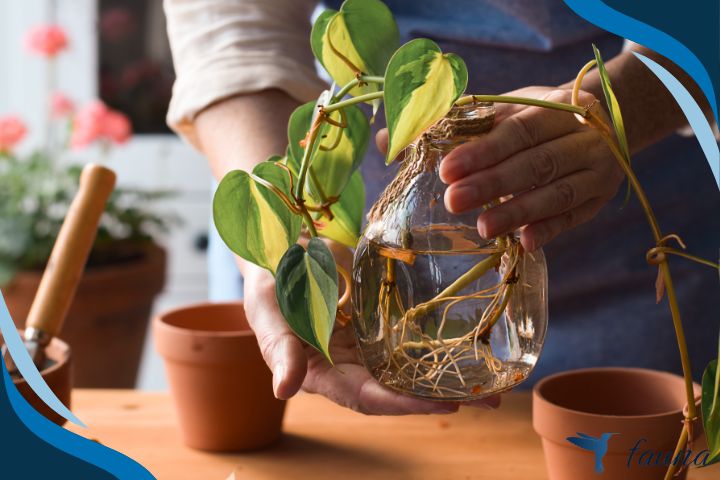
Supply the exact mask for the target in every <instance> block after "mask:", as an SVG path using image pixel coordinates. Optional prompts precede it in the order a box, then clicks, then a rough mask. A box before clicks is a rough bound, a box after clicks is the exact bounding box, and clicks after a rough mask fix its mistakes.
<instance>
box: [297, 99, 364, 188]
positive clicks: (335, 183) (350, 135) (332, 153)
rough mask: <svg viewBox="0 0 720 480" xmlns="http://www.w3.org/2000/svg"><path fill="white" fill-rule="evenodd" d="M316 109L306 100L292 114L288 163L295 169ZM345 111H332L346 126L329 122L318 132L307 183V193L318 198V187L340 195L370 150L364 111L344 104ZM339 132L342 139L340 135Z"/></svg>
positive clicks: (298, 163)
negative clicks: (342, 126) (366, 152)
mask: <svg viewBox="0 0 720 480" xmlns="http://www.w3.org/2000/svg"><path fill="white" fill-rule="evenodd" d="M314 108H315V104H314V103H312V102H311V103H306V104H305V105H302V106H300V107H299V108H297V109H296V110H295V112H293V114H292V116H291V117H290V123H289V125H288V143H289V152H290V158H288V164H289V165H290V167H291V169H292V170H293V171H295V172H297V171H299V169H300V162H301V159H302V157H303V154H304V148H303V147H302V146H301V145H300V142H301V140H303V139H304V138H305V135H306V134H307V132H308V130H309V129H310V126H311V123H312V116H313V113H314ZM343 111H344V112H345V115H344V118H343V116H341V114H340V112H339V111H335V112H333V113H331V114H330V118H331V119H332V120H334V121H336V122H341V121H342V120H343V119H344V121H345V122H346V123H347V127H346V128H344V129H340V128H339V127H336V126H333V125H330V124H327V123H326V124H323V126H322V127H321V128H320V132H319V134H318V141H317V142H316V145H315V148H314V153H313V159H312V172H311V174H309V175H308V176H307V184H306V190H307V192H308V193H309V194H310V196H311V197H312V199H313V200H315V201H317V200H318V199H319V198H320V197H319V192H318V187H319V188H321V189H322V192H323V193H324V194H325V196H326V197H335V196H338V195H340V194H341V192H342V191H343V189H344V188H345V185H347V183H348V181H349V180H350V177H351V175H352V174H353V172H354V171H355V170H357V168H358V166H359V165H360V163H362V160H363V158H364V156H365V151H366V150H367V145H368V142H369V139H370V125H369V123H368V120H367V118H366V117H365V114H364V113H363V112H362V110H360V109H359V108H358V107H356V106H354V105H353V106H350V107H345V108H344V109H343ZM338 135H340V138H337V136H338ZM329 148H331V149H329ZM328 149H329V150H328Z"/></svg>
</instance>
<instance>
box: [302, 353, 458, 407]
mask: <svg viewBox="0 0 720 480" xmlns="http://www.w3.org/2000/svg"><path fill="white" fill-rule="evenodd" d="M303 388H304V389H305V390H306V391H308V392H310V393H318V394H320V395H323V396H325V397H327V398H329V399H330V400H332V401H333V402H335V403H337V404H338V405H341V406H343V407H347V408H351V409H353V410H355V411H357V412H360V413H364V414H367V415H410V414H430V413H436V414H442V413H453V412H456V411H457V409H458V404H457V403H454V402H447V403H446V402H432V401H429V400H421V399H418V398H413V397H410V396H408V395H401V394H399V393H396V392H394V391H392V390H390V389H388V388H386V387H383V386H381V385H380V384H379V383H378V382H377V381H376V380H375V379H374V378H372V376H371V375H370V373H369V372H368V371H367V370H366V369H365V367H363V366H362V365H356V364H347V363H344V364H338V365H337V366H335V367H332V366H330V365H329V364H327V363H325V365H323V367H322V368H311V369H310V371H309V372H308V376H307V378H306V379H305V384H304V385H303Z"/></svg>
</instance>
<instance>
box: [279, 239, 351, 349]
mask: <svg viewBox="0 0 720 480" xmlns="http://www.w3.org/2000/svg"><path fill="white" fill-rule="evenodd" d="M275 279H276V282H275V294H276V296H277V301H278V305H279V306H280V311H281V312H282V314H283V316H284V317H285V320H286V321H287V323H288V325H290V328H292V330H293V331H294V332H295V334H296V335H297V336H298V337H300V338H301V339H303V340H304V341H305V342H307V343H308V344H309V345H311V346H312V347H314V348H315V349H317V350H318V351H319V352H320V353H322V354H323V355H325V357H326V358H327V359H328V360H329V361H330V363H332V360H331V358H330V351H329V344H330V335H331V334H332V330H333V326H334V325H335V316H336V314H337V304H338V278H337V270H336V266H335V259H334V258H333V255H332V253H331V252H330V250H329V249H328V247H327V246H326V245H325V243H323V241H322V240H320V239H318V238H312V239H310V243H309V244H308V247H307V251H306V250H304V249H303V247H301V246H300V245H297V244H296V245H293V246H291V247H290V248H289V249H288V251H287V252H286V253H285V255H283V257H282V259H281V260H280V264H279V265H278V270H277V275H276V276H275Z"/></svg>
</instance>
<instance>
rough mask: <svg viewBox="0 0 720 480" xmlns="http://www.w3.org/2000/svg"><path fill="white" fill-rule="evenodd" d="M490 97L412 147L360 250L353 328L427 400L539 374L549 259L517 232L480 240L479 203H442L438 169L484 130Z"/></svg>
mask: <svg viewBox="0 0 720 480" xmlns="http://www.w3.org/2000/svg"><path fill="white" fill-rule="evenodd" d="M494 113H495V111H494V107H493V106H492V104H471V105H468V106H463V107H454V108H453V109H452V110H451V111H450V113H449V114H448V115H447V116H446V117H445V118H444V119H443V120H441V121H440V122H438V123H437V124H436V125H434V126H433V127H431V128H430V129H429V130H428V131H427V132H426V133H425V134H424V135H423V136H422V137H421V138H420V139H419V140H418V142H417V143H416V144H415V145H412V146H411V147H409V148H408V149H407V150H406V151H405V159H404V161H403V165H402V167H401V169H400V171H399V172H398V176H397V177H396V178H395V179H394V180H393V182H392V183H391V184H390V185H389V186H388V187H387V189H386V190H385V192H384V193H383V195H382V196H381V198H380V199H379V200H378V202H377V203H376V204H375V205H374V206H373V208H372V210H371V212H370V214H369V215H368V221H369V223H368V226H367V228H366V229H365V231H364V233H363V236H362V238H361V240H360V242H359V245H358V248H357V250H356V252H355V260H354V268H353V280H354V281H353V290H352V304H353V327H354V330H355V334H356V337H357V341H358V344H359V347H360V352H361V355H362V359H363V362H364V363H365V366H366V368H367V369H368V370H369V371H370V373H371V374H372V375H373V376H374V377H375V378H376V379H377V380H378V381H379V382H380V383H381V384H383V385H385V386H388V387H390V388H393V389H395V390H398V391H401V392H404V393H408V394H411V395H414V396H418V397H423V398H429V399H444V400H454V401H458V400H472V399H478V398H482V397H485V396H488V395H491V394H494V393H498V392H502V391H504V390H508V389H510V388H511V387H513V386H515V385H517V384H518V383H520V382H522V381H523V380H524V379H525V378H527V376H528V375H529V374H530V372H531V370H532V369H533V367H534V366H535V363H536V362H537V359H538V356H539V354H540V351H541V349H542V345H543V341H544V338H545V331H546V328H547V268H546V265H545V258H544V256H543V253H542V251H541V250H538V251H535V252H532V253H530V252H525V251H523V249H522V247H521V245H520V243H519V241H518V234H517V233H516V234H512V235H504V236H501V237H498V238H496V239H492V240H486V239H483V238H482V237H480V235H479V234H478V231H477V227H476V224H477V217H478V215H479V214H480V213H481V212H482V211H483V210H482V209H478V210H475V211H471V212H466V213H463V214H460V215H455V214H452V213H450V212H448V211H447V210H446V209H445V204H444V201H443V196H444V194H445V190H446V185H445V184H444V183H443V182H442V181H441V180H440V177H439V174H438V170H439V166H440V162H441V161H442V159H443V158H444V157H445V156H446V155H447V154H448V153H449V152H450V151H452V150H453V149H454V148H455V147H456V146H458V145H460V144H461V143H463V142H466V141H468V140H471V139H473V138H476V137H477V136H479V135H482V134H483V133H485V132H487V131H488V130H489V129H490V128H491V127H492V123H493V120H494Z"/></svg>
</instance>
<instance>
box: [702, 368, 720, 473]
mask: <svg viewBox="0 0 720 480" xmlns="http://www.w3.org/2000/svg"><path fill="white" fill-rule="evenodd" d="M701 406H702V416H703V427H704V428H705V438H706V439H707V443H708V451H709V452H710V455H709V457H708V461H707V462H706V464H705V465H710V464H713V463H717V462H720V370H719V369H718V361H717V360H713V361H712V362H710V364H709V365H708V366H707V368H706V369H705V373H704V374H703V379H702V400H701Z"/></svg>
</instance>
